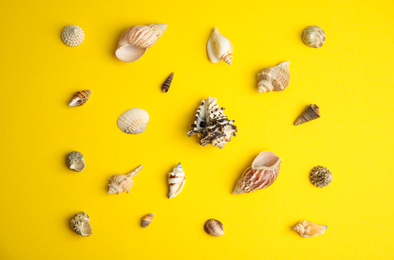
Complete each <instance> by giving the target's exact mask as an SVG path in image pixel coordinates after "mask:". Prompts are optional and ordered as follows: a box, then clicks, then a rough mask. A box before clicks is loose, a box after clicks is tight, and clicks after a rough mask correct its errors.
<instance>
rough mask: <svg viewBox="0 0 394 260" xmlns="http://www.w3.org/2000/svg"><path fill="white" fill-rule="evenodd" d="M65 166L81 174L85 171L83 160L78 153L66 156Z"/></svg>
mask: <svg viewBox="0 0 394 260" xmlns="http://www.w3.org/2000/svg"><path fill="white" fill-rule="evenodd" d="M66 161H67V165H68V167H69V168H70V169H71V170H74V171H76V172H81V171H83V169H85V159H84V158H83V155H82V154H81V153H80V152H77V151H74V152H71V153H69V154H68V155H67V160H66Z"/></svg>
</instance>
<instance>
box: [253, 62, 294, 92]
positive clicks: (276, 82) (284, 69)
mask: <svg viewBox="0 0 394 260" xmlns="http://www.w3.org/2000/svg"><path fill="white" fill-rule="evenodd" d="M289 65H290V61H284V62H282V63H280V64H279V65H278V66H274V67H268V68H265V69H263V70H262V71H261V72H260V73H259V74H258V75H257V80H258V81H259V83H258V91H259V93H262V92H271V91H283V90H284V89H285V88H287V86H289V84H290V70H289Z"/></svg>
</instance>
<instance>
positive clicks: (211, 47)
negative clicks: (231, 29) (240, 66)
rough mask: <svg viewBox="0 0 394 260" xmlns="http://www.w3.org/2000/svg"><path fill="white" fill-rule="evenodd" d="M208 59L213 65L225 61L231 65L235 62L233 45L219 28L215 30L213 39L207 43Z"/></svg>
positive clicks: (212, 35)
mask: <svg viewBox="0 0 394 260" xmlns="http://www.w3.org/2000/svg"><path fill="white" fill-rule="evenodd" d="M207 51H208V57H209V59H210V60H211V61H212V62H213V63H218V62H219V61H221V60H223V61H224V62H225V63H227V64H228V65H231V62H232V60H233V44H232V43H231V42H230V40H229V39H227V38H226V37H224V36H223V35H222V34H221V33H220V32H219V30H218V28H217V27H215V29H213V32H212V34H211V37H210V38H209V40H208V43H207Z"/></svg>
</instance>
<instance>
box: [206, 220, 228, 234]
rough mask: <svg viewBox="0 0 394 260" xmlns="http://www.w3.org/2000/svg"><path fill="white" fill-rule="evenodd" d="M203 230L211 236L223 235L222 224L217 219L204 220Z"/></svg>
mask: <svg viewBox="0 0 394 260" xmlns="http://www.w3.org/2000/svg"><path fill="white" fill-rule="evenodd" d="M204 230H205V232H207V233H208V234H209V235H211V236H215V237H220V236H223V235H224V228H223V224H222V222H220V221H219V220H217V219H208V220H207V221H206V222H205V225H204Z"/></svg>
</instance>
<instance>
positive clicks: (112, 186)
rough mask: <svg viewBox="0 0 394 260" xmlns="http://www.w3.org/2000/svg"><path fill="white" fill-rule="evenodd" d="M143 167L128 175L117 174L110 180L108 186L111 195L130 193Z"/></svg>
mask: <svg viewBox="0 0 394 260" xmlns="http://www.w3.org/2000/svg"><path fill="white" fill-rule="evenodd" d="M142 167H143V166H142V165H140V166H138V167H137V168H135V169H134V170H132V171H131V172H129V173H128V174H117V175H114V176H113V177H112V178H109V180H110V181H111V182H110V183H109V184H108V187H109V191H108V193H109V194H113V193H116V194H119V193H122V192H126V193H129V191H130V190H131V188H132V187H133V184H134V181H133V178H134V176H136V175H137V174H138V172H139V171H140V170H141V169H142Z"/></svg>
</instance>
